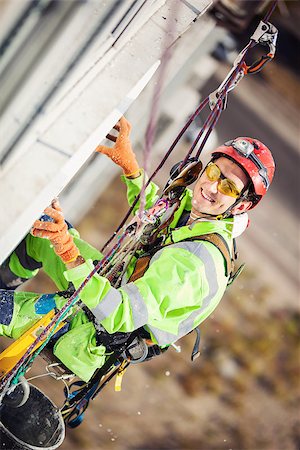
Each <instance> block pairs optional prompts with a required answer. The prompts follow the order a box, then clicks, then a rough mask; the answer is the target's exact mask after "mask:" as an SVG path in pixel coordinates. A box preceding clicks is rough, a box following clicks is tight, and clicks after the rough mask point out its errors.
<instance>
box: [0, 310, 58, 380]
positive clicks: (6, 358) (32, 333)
mask: <svg viewBox="0 0 300 450" xmlns="http://www.w3.org/2000/svg"><path fill="white" fill-rule="evenodd" d="M54 314H55V311H54V310H51V311H49V312H48V314H46V315H45V316H43V317H42V318H41V319H40V320H39V321H38V322H36V323H35V324H34V325H33V326H32V327H31V328H30V329H29V330H28V331H26V333H24V334H23V335H22V336H20V337H19V339H17V340H16V341H15V342H13V343H12V344H11V345H10V346H9V347H7V348H6V349H5V350H4V351H3V352H2V353H1V354H0V379H1V378H2V377H3V376H5V375H6V374H7V373H8V372H9V371H10V370H11V369H13V367H14V366H15V365H16V364H17V362H18V361H19V360H20V359H21V358H22V356H23V355H24V354H25V353H26V351H27V349H28V348H29V347H30V346H31V345H32V344H33V343H34V341H35V340H36V338H37V337H38V336H40V334H41V333H42V332H43V331H44V329H45V328H46V327H47V326H48V325H49V323H50V322H51V320H52V319H53V317H54ZM64 325H65V322H60V323H59V325H58V326H57V328H56V331H58V330H59V329H60V328H62V327H63V326H64ZM53 326H54V325H53ZM52 328H53V327H52ZM52 328H51V329H52ZM46 337H47V336H46ZM46 337H45V338H44V339H42V340H41V341H39V342H38V343H37V344H36V346H35V348H34V349H33V350H32V352H31V353H33V352H34V351H35V350H37V349H38V348H39V347H40V346H41V345H42V343H43V342H44V341H45V339H46Z"/></svg>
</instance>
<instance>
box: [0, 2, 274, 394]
mask: <svg viewBox="0 0 300 450" xmlns="http://www.w3.org/2000/svg"><path fill="white" fill-rule="evenodd" d="M276 4H277V0H275V1H274V2H273V3H272V5H271V8H270V10H269V11H268V12H267V14H266V16H265V18H264V21H267V20H268V19H269V17H270V16H271V14H272V12H273V11H274V9H275V6H276ZM254 45H256V42H255V41H253V40H250V43H249V44H248V45H247V46H246V48H245V51H244V54H243V57H242V58H241V61H240V62H239V64H238V65H237V67H236V68H235V70H234V71H233V73H232V74H231V76H230V77H229V79H228V80H227V82H226V83H225V85H224V87H223V90H222V91H221V92H220V96H219V98H218V101H217V102H216V104H215V106H214V108H213V109H212V111H211V113H210V114H209V116H208V118H207V119H206V121H205V123H204V125H203V127H202V129H201V130H200V132H199V134H198V136H197V137H196V140H195V142H194V143H193V145H192V147H191V149H190V150H189V153H188V155H190V154H191V153H192V152H193V150H194V149H195V147H196V145H197V143H198V142H199V140H200V138H201V136H202V134H203V132H204V130H205V129H206V128H207V132H206V134H205V136H204V139H203V141H202V143H201V145H200V148H199V150H198V151H197V154H196V157H197V158H199V156H200V153H201V151H202V149H203V147H204V145H205V143H206V141H207V139H208V137H209V135H210V133H211V131H212V130H213V128H214V127H215V125H216V123H217V121H218V120H219V118H220V115H221V112H222V104H223V101H224V99H225V97H226V95H227V94H228V92H229V91H230V90H231V89H233V87H234V86H233V84H232V83H233V81H234V80H235V78H236V76H237V75H238V73H239V72H240V70H241V69H242V67H243V64H244V59H245V56H246V54H247V52H248V51H249V49H250V48H252V47H253V46H254ZM208 102H209V97H207V98H206V99H204V100H203V101H202V102H201V103H200V105H199V106H198V108H197V109H196V110H195V112H194V113H193V114H192V116H191V117H190V119H189V120H188V121H187V123H186V124H185V125H184V127H183V128H182V130H181V131H180V132H179V134H178V136H177V137H176V138H175V140H174V142H173V143H172V144H171V146H170V148H169V149H168V151H167V152H166V154H165V156H164V158H163V159H162V161H161V163H160V164H159V165H158V167H157V168H156V169H155V170H154V172H153V173H152V175H151V176H150V178H149V180H148V182H147V183H146V184H145V188H144V189H146V187H147V186H148V185H149V184H150V182H151V181H152V179H153V178H154V177H155V175H156V174H157V173H158V171H159V170H160V169H161V168H162V167H163V165H164V164H165V162H166V160H167V159H168V157H169V156H170V154H171V152H172V151H173V149H174V148H175V146H176V145H177V143H178V142H179V140H180V139H181V137H182V136H183V134H184V133H185V131H186V130H187V128H188V127H189V126H190V124H191V123H192V122H193V121H194V119H195V118H196V117H197V116H198V114H199V113H200V112H201V111H202V109H203V108H204V107H205V106H206V105H207V103H208ZM153 116H154V113H153ZM152 120H153V117H152ZM149 130H150V131H149V133H150V137H149V136H148V144H149V142H151V139H152V138H153V136H152V137H151V133H154V130H153V128H152V126H151V127H150V126H149ZM140 196H141V194H140V195H138V196H137V197H136V199H135V201H134V202H133V205H132V206H131V208H130V210H129V212H128V213H127V215H126V216H125V218H124V219H123V221H122V222H121V224H120V225H119V227H118V229H117V231H116V232H115V233H114V234H113V235H112V237H111V238H110V239H109V240H108V241H107V243H106V244H105V245H104V247H103V249H105V248H106V247H107V245H108V244H109V243H110V242H111V240H112V239H113V238H114V237H115V236H116V234H117V233H118V231H120V229H121V228H122V227H123V225H124V224H125V222H126V220H127V219H128V217H129V215H130V214H131V212H132V210H133V208H134V206H135V205H136V203H137V202H138V200H139V199H140ZM131 232H132V231H131V230H130V229H128V228H127V229H126V230H125V232H124V233H123V234H122V235H121V236H120V237H119V240H118V242H117V244H116V245H115V246H113V247H112V249H111V250H110V251H109V252H108V253H107V255H106V256H104V258H103V259H102V260H101V261H99V262H98V264H96V266H95V267H94V269H93V270H92V271H91V272H90V273H89V274H88V276H87V277H86V278H85V280H84V281H83V282H82V283H81V285H80V286H79V288H78V289H77V290H76V291H75V292H74V293H73V295H72V296H71V297H70V298H69V300H68V301H67V302H66V303H65V305H64V306H63V307H62V309H61V310H60V311H58V313H57V314H56V315H55V316H54V318H53V319H52V320H51V322H50V323H49V324H48V325H47V327H46V328H45V329H44V330H43V331H42V333H41V334H40V336H39V337H38V338H37V339H36V341H35V342H34V343H33V344H32V345H31V346H30V347H29V348H28V349H27V351H26V353H25V354H24V355H23V356H22V358H21V359H20V360H19V361H18V363H17V364H16V365H15V367H14V368H13V369H12V370H11V371H10V372H8V373H7V374H6V376H5V377H3V378H2V380H1V384H0V392H2V393H3V392H4V389H5V387H6V388H8V387H9V383H10V382H11V381H12V382H13V383H14V384H15V383H16V382H17V380H18V378H19V377H20V376H21V375H22V374H24V373H25V371H26V367H28V365H29V364H31V363H32V361H33V360H34V359H35V357H36V356H37V355H38V354H39V353H40V352H41V351H42V349H43V348H44V347H45V345H47V343H48V341H49V339H50V338H51V336H52V335H53V332H54V330H55V328H56V327H57V326H58V324H59V323H60V322H61V321H62V320H63V318H64V317H65V316H66V315H67V313H68V311H69V310H70V308H71V307H72V306H73V305H75V303H76V302H77V301H78V300H79V297H78V296H79V294H80V292H81V291H82V290H83V289H84V287H85V286H86V284H87V283H88V282H89V280H90V279H91V278H92V277H93V275H94V274H95V273H96V272H98V271H99V270H101V269H102V268H103V267H104V266H105V265H106V264H108V263H109V262H110V261H111V259H112V258H113V256H114V255H115V253H116V252H117V251H118V250H119V248H120V246H121V244H122V242H123V241H124V239H125V238H126V237H127V236H128V235H130V234H131ZM53 326H54V330H51V328H52V327H53ZM46 337H47V339H46V340H45V342H44V343H43V344H42V346H41V347H40V348H39V349H38V350H37V351H35V352H34V349H35V347H36V345H37V344H38V343H39V342H40V341H41V340H43V339H44V338H46ZM31 352H34V353H33V355H32V356H31V358H30V360H29V361H28V359H29V357H30V355H31Z"/></svg>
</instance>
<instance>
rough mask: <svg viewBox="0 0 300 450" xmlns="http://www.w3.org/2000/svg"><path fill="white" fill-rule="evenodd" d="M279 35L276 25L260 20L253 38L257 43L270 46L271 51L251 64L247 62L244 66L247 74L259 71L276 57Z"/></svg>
mask: <svg viewBox="0 0 300 450" xmlns="http://www.w3.org/2000/svg"><path fill="white" fill-rule="evenodd" d="M277 37H278V30H277V28H276V27H275V26H274V25H272V24H271V23H270V22H263V21H260V23H259V25H258V27H257V28H256V30H255V31H254V33H253V35H252V36H251V40H252V41H254V42H256V44H260V45H264V46H268V47H269V52H268V53H267V54H266V55H263V56H262V57H261V58H260V59H258V60H256V61H255V62H254V63H252V64H251V65H249V66H248V65H247V64H246V63H245V65H244V67H243V69H244V71H245V74H247V73H257V72H259V71H260V70H261V69H262V68H263V67H264V65H265V64H266V63H267V62H269V61H271V59H273V58H274V55H275V51H276V42H277Z"/></svg>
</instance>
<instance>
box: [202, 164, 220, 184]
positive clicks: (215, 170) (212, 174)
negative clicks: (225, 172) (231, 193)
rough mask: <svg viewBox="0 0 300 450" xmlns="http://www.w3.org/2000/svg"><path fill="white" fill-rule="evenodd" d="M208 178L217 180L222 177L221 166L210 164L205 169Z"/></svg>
mask: <svg viewBox="0 0 300 450" xmlns="http://www.w3.org/2000/svg"><path fill="white" fill-rule="evenodd" d="M205 172H206V175H207V178H208V179H209V180H210V181H217V180H219V179H220V176H221V171H220V169H219V167H218V166H217V165H216V164H212V163H211V164H208V165H207V167H206V169H205Z"/></svg>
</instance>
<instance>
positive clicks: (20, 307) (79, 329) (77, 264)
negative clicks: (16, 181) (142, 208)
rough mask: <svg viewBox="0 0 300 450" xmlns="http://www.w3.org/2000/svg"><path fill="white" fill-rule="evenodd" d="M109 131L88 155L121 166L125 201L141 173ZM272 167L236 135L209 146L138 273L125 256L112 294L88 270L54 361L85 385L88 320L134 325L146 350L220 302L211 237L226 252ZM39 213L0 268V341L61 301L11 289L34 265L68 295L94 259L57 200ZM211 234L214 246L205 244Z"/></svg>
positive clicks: (91, 326) (225, 273)
mask: <svg viewBox="0 0 300 450" xmlns="http://www.w3.org/2000/svg"><path fill="white" fill-rule="evenodd" d="M116 129H117V130H118V136H117V137H115V138H113V137H111V140H113V141H114V145H113V146H112V147H108V146H102V145H100V146H98V147H97V149H96V150H97V152H100V153H102V154H105V155H107V156H108V157H109V158H111V159H112V160H113V161H114V162H115V163H116V164H117V165H119V166H120V167H121V168H122V170H123V176H122V178H123V181H124V183H125V184H126V187H127V196H128V201H129V203H130V204H132V202H133V201H134V199H135V197H136V196H137V195H138V194H139V192H140V190H141V187H142V182H143V171H142V169H140V167H139V165H138V163H137V160H136V157H135V154H134V152H133V150H132V146H131V143H130V138H129V134H130V124H129V122H128V121H127V120H126V119H125V118H124V117H122V118H121V119H120V121H119V122H118V124H117V126H116ZM274 170H275V164H274V160H273V158H272V155H271V152H270V150H269V149H268V148H267V147H266V146H265V145H264V144H263V143H262V142H260V141H258V140H257V139H252V138H248V137H240V138H236V139H234V140H232V141H229V142H226V143H225V144H224V145H222V146H220V147H218V148H217V149H215V150H214V151H213V152H212V154H211V160H210V162H209V163H208V164H207V165H206V167H205V168H204V169H203V170H202V172H201V173H200V175H199V177H198V179H197V181H196V183H195V187H194V189H193V191H191V190H190V189H188V188H185V189H184V191H183V193H182V194H181V195H180V198H179V205H178V207H177V209H176V210H175V212H174V216H173V217H172V221H171V223H169V224H168V227H166V229H165V230H164V233H165V235H164V239H163V240H161V241H160V242H161V243H160V245H158V246H157V247H155V245H154V247H155V248H154V249H153V251H152V252H150V258H149V262H148V265H147V267H145V269H144V271H142V272H137V271H136V267H137V266H138V263H139V259H140V258H142V257H143V256H144V255H143V252H140V255H138V256H139V257H138V258H137V257H136V255H135V256H132V258H131V260H130V262H129V265H128V268H127V276H125V277H123V280H122V283H121V286H120V287H118V288H115V287H113V286H112V285H111V283H110V281H109V280H108V279H107V278H105V277H102V276H100V275H99V274H97V273H96V274H95V275H94V276H93V277H92V278H91V279H90V280H89V282H88V283H87V285H86V286H85V287H84V289H83V290H82V291H81V293H80V299H81V301H82V302H83V304H84V305H85V306H86V307H87V308H88V312H89V313H91V314H87V310H86V309H83V310H79V311H77V313H76V314H74V315H73V316H71V319H70V321H69V323H68V324H67V329H66V330H65V333H63V334H62V335H60V337H59V338H57V339H56V342H55V345H54V347H53V353H54V355H55V356H56V357H57V358H58V359H59V360H60V361H62V363H63V364H64V365H65V366H66V367H67V368H68V369H69V370H70V371H72V372H73V373H75V374H76V375H77V376H79V377H80V378H81V379H83V380H84V381H88V380H89V379H90V378H91V376H92V375H93V373H94V371H95V370H96V369H97V368H99V367H101V366H102V365H103V363H104V361H105V359H106V348H105V346H104V345H103V344H101V343H99V341H98V340H97V335H96V328H97V327H96V324H97V323H100V324H101V325H102V327H103V328H104V329H105V330H106V331H107V332H108V333H109V334H113V333H116V332H130V331H133V330H136V329H139V328H142V329H144V330H146V332H147V333H148V335H149V337H150V338H151V341H152V342H153V343H154V344H156V345H158V346H160V347H164V346H168V345H170V344H172V343H174V342H175V341H177V340H178V339H179V338H180V337H182V336H184V335H185V334H187V333H188V332H190V331H191V330H193V329H194V328H195V327H196V326H197V325H199V324H200V323H201V322H203V320H205V319H206V318H207V317H208V316H209V315H210V314H211V313H212V312H213V310H214V309H215V308H216V306H217V305H218V303H219V302H220V300H221V298H222V296H223V294H224V291H225V289H226V286H227V284H228V280H229V277H230V270H229V267H228V264H229V263H228V261H227V259H228V258H226V254H225V253H226V252H225V251H222V248H221V244H220V241H222V242H223V246H224V247H226V248H227V249H229V251H230V252H232V250H231V249H232V243H233V238H234V236H236V235H237V234H240V233H241V232H242V231H243V230H244V228H245V227H246V225H245V224H246V223H247V211H249V210H250V209H252V208H254V207H255V206H256V205H257V204H258V202H259V201H260V200H261V198H262V197H263V196H264V195H265V194H266V192H267V190H268V189H269V187H270V184H271V182H272V179H273V175H274ZM157 191H158V188H157V186H156V185H155V184H153V183H151V184H149V186H148V187H147V189H146V193H145V199H146V208H149V207H151V206H152V205H153V204H154V203H155V201H156V200H157V199H158V196H157ZM45 214H46V215H47V216H48V217H50V218H51V221H43V220H36V222H35V223H34V225H33V228H32V231H31V233H30V234H28V235H27V236H26V237H25V239H24V240H23V241H22V242H21V243H20V244H19V246H18V247H17V248H16V250H15V251H14V252H13V253H12V254H11V256H10V257H9V258H8V259H7V260H6V261H5V263H4V264H3V265H2V267H1V269H0V283H1V284H0V287H1V291H0V304H1V310H0V334H1V335H5V336H8V337H12V338H18V337H19V336H21V335H22V334H23V333H24V332H25V331H26V330H27V329H29V328H30V327H31V326H32V324H34V323H35V322H36V321H38V320H39V318H40V317H41V316H42V315H43V314H46V313H48V312H49V311H50V310H51V309H53V308H61V307H62V305H63V304H64V303H65V301H66V299H65V297H64V296H63V295H61V294H60V293H59V292H58V293H55V294H44V295H40V294H36V293H32V292H21V291H14V289H15V287H16V286H18V285H20V284H21V283H22V282H24V281H26V280H27V279H30V278H31V277H33V276H34V275H35V274H36V273H37V272H38V270H39V268H41V267H43V269H44V271H45V272H46V273H47V274H48V275H49V277H50V278H52V280H53V281H54V282H55V284H56V286H57V289H58V290H59V291H63V290H66V289H67V288H68V286H69V285H70V283H71V284H72V285H73V286H74V287H75V289H76V288H78V286H80V284H81V283H82V282H83V281H84V280H85V278H86V277H87V275H88V274H89V273H90V272H91V270H92V269H93V268H94V263H95V261H99V260H100V259H101V258H102V257H103V256H102V255H101V253H100V252H99V251H98V250H96V249H95V248H93V247H91V246H90V245H89V244H88V243H87V242H84V241H83V240H81V239H80V237H79V234H78V232H77V231H76V230H75V229H74V228H72V227H71V226H70V225H69V224H68V223H67V222H65V220H64V216H63V213H62V210H61V208H60V206H59V203H58V201H53V202H52V204H51V206H50V207H48V208H46V210H45ZM239 228H242V229H240V230H239ZM216 235H217V236H218V239H217V241H216V240H214V239H209V236H210V237H211V236H216ZM207 236H208V238H207ZM148 250H149V249H148ZM148 253H149V252H148ZM231 257H232V254H231ZM91 317H93V320H91Z"/></svg>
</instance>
